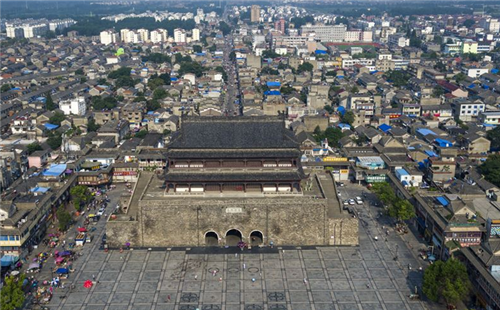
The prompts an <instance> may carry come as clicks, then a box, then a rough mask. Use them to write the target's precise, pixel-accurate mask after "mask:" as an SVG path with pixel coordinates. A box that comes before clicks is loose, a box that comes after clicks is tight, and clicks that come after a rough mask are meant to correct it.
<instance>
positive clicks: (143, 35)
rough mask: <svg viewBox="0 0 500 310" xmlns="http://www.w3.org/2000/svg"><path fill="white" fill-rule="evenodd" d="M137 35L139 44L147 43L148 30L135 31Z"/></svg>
mask: <svg viewBox="0 0 500 310" xmlns="http://www.w3.org/2000/svg"><path fill="white" fill-rule="evenodd" d="M137 34H138V35H139V41H140V42H149V30H147V29H139V30H137Z"/></svg>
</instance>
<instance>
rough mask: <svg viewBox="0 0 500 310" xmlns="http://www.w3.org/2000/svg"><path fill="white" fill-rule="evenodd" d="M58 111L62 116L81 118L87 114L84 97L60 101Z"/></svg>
mask: <svg viewBox="0 0 500 310" xmlns="http://www.w3.org/2000/svg"><path fill="white" fill-rule="evenodd" d="M59 109H61V111H63V113H64V115H80V116H81V115H85V113H87V105H86V103H85V98H84V97H77V98H75V99H70V100H64V101H61V102H59Z"/></svg>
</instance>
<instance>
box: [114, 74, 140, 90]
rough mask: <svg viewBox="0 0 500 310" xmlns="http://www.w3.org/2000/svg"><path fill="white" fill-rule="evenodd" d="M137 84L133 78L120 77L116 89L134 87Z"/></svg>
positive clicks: (116, 82)
mask: <svg viewBox="0 0 500 310" xmlns="http://www.w3.org/2000/svg"><path fill="white" fill-rule="evenodd" d="M135 84H136V83H135V80H134V79H133V78H132V77H131V76H120V77H118V78H117V79H116V81H115V86H116V88H120V87H134V85H135Z"/></svg>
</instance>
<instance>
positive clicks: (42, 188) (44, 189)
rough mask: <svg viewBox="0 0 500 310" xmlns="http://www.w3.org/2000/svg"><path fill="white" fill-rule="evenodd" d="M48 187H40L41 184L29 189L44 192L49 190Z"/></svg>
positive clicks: (34, 191)
mask: <svg viewBox="0 0 500 310" xmlns="http://www.w3.org/2000/svg"><path fill="white" fill-rule="evenodd" d="M49 189H50V188H49V187H41V186H37V187H35V188H32V189H31V192H33V193H46V192H48V191H49Z"/></svg>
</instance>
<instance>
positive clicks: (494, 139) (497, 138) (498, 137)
mask: <svg viewBox="0 0 500 310" xmlns="http://www.w3.org/2000/svg"><path fill="white" fill-rule="evenodd" d="M486 137H487V138H488V140H490V141H491V148H492V149H494V150H497V149H500V126H497V127H495V128H494V129H492V130H488V131H487V134H486Z"/></svg>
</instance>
